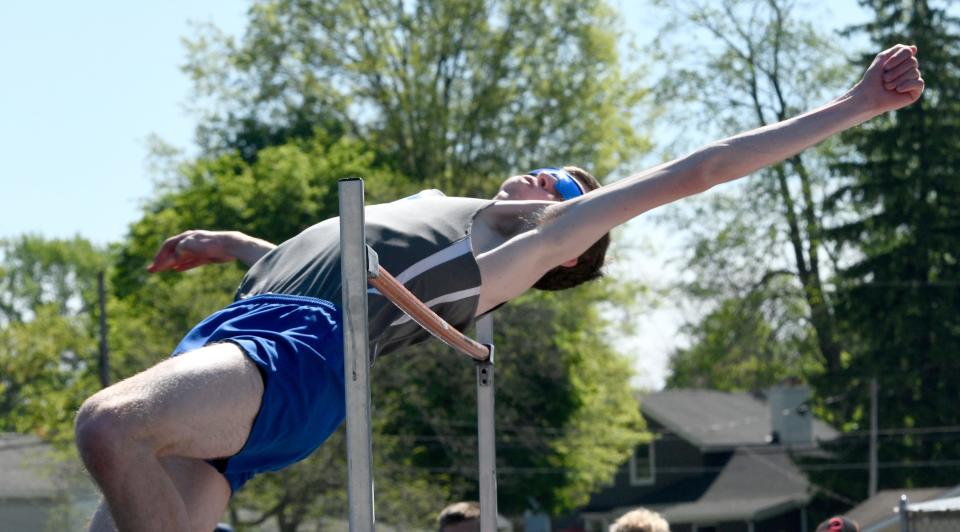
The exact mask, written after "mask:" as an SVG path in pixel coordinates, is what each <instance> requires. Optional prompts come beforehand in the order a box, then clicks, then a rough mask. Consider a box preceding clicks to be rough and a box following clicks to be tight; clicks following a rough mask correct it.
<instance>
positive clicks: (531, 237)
mask: <svg viewBox="0 0 960 532" xmlns="http://www.w3.org/2000/svg"><path fill="white" fill-rule="evenodd" d="M916 52H917V49H916V47H915V46H905V45H897V46H894V47H893V48H890V49H888V50H885V51H883V52H881V53H880V54H879V55H877V57H876V58H875V59H874V61H873V64H871V65H870V67H869V68H868V69H867V71H866V73H865V74H864V76H863V79H862V80H860V82H859V83H857V84H856V86H854V87H853V88H852V89H850V90H849V91H848V92H847V93H845V94H844V95H842V96H840V97H839V98H837V99H835V100H833V101H832V102H830V103H828V104H826V105H824V106H822V107H819V108H817V109H814V110H812V111H809V112H807V113H804V114H802V115H799V116H797V117H794V118H791V119H789V120H785V121H783V122H779V123H776V124H772V125H769V126H765V127H762V128H759V129H755V130H753V131H749V132H746V133H742V134H739V135H736V136H733V137H730V138H727V139H723V140H720V141H718V142H714V143H712V144H708V145H706V146H704V147H703V148H701V149H699V150H697V151H696V152H694V153H692V154H690V155H688V156H686V157H683V158H680V159H677V160H674V161H670V162H668V163H664V164H662V165H660V166H657V167H655V168H652V169H650V170H647V171H644V172H641V173H638V174H635V175H633V176H630V177H628V178H625V179H622V180H620V181H617V182H615V183H612V184H610V185H607V186H604V187H601V188H599V189H597V190H594V191H592V192H590V193H588V194H585V195H583V196H580V197H578V198H575V199H572V200H569V201H565V202H562V203H556V204H554V205H551V206H550V207H547V208H546V210H545V213H544V218H543V220H544V221H543V222H542V223H541V224H540V226H539V227H538V228H536V229H534V230H532V231H530V233H525V234H523V235H519V236H518V237H516V238H514V239H513V240H511V241H508V242H507V243H506V244H504V245H503V246H501V249H498V250H494V254H496V253H500V252H502V253H503V258H504V259H505V260H509V261H510V262H509V263H510V264H513V265H515V267H513V268H511V273H516V277H515V278H513V277H512V280H511V281H510V283H509V284H510V285H511V286H510V287H508V289H507V290H506V292H507V293H504V294H503V295H509V296H510V297H513V296H516V295H519V294H520V293H522V292H523V291H525V290H526V289H528V288H529V287H530V286H532V284H533V283H534V282H536V280H537V279H539V277H540V276H541V275H542V274H543V273H546V272H547V271H549V270H550V269H552V268H553V267H555V266H557V265H560V264H563V263H564V262H566V261H569V260H571V259H574V258H576V257H578V256H579V255H580V254H581V253H583V252H584V251H586V249H587V248H588V247H589V246H590V245H592V244H593V243H594V242H596V241H597V240H598V239H599V238H600V237H601V236H602V235H603V234H605V233H606V232H608V231H609V230H611V229H613V228H614V227H616V226H618V225H620V224H622V223H624V222H627V221H628V220H630V219H632V218H634V217H636V216H639V215H640V214H642V213H644V212H646V211H649V210H651V209H654V208H656V207H659V206H661V205H666V204H668V203H671V202H673V201H676V200H678V199H681V198H684V197H687V196H691V195H693V194H696V193H699V192H703V191H705V190H707V189H709V188H711V187H713V186H715V185H718V184H720V183H725V182H727V181H731V180H734V179H737V178H739V177H743V176H745V175H747V174H750V173H752V172H754V171H756V170H759V169H761V168H764V167H766V166H769V165H772V164H776V163H778V162H781V161H784V160H786V159H788V158H790V157H792V156H794V155H796V154H797V153H800V152H801V151H803V150H804V149H806V148H808V147H810V146H813V145H814V144H817V143H819V142H820V141H822V140H824V139H826V138H827V137H830V136H831V135H834V134H836V133H839V132H840V131H843V130H845V129H849V128H851V127H854V126H856V125H858V124H861V123H863V122H866V121H867V120H870V119H871V118H873V117H875V116H878V115H880V114H883V113H885V112H888V111H892V110H895V109H899V108H901V107H904V106H906V105H909V104H911V103H913V102H914V101H916V100H917V99H918V98H919V97H920V94H921V93H922V92H923V88H924V82H923V79H922V78H921V76H920V70H919V66H918V63H917V60H916ZM511 248H515V249H511ZM490 258H493V257H490ZM517 261H519V262H517ZM521 285H525V286H521Z"/></svg>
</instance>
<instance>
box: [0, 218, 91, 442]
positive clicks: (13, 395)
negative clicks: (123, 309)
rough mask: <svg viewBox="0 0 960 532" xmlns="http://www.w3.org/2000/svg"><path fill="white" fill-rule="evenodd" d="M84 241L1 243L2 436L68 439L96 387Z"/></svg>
mask: <svg viewBox="0 0 960 532" xmlns="http://www.w3.org/2000/svg"><path fill="white" fill-rule="evenodd" d="M107 263H108V257H107V255H106V253H105V252H104V251H103V250H100V249H98V248H97V247H95V246H94V245H93V244H91V243H90V242H88V241H86V240H84V239H82V238H79V237H77V238H73V239H64V240H48V239H44V238H42V237H38V236H32V235H24V236H21V237H18V238H14V239H7V240H0V431H10V432H22V433H33V434H36V435H38V436H40V437H42V438H44V439H46V440H48V441H52V442H54V443H58V444H67V443H69V442H72V441H73V413H74V412H76V410H77V408H78V407H79V406H80V403H81V402H82V401H83V399H85V398H86V397H87V396H88V395H89V394H91V393H93V392H94V391H96V390H97V388H98V387H99V382H98V380H97V371H98V366H97V360H98V351H97V329H96V327H97V319H96V318H97V314H96V312H97V310H96V307H95V305H94V304H95V302H96V300H97V292H96V287H97V273H98V272H99V271H102V270H103V269H104V268H105V267H106V265H107Z"/></svg>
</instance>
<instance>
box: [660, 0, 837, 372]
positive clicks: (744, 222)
mask: <svg viewBox="0 0 960 532" xmlns="http://www.w3.org/2000/svg"><path fill="white" fill-rule="evenodd" d="M659 4H660V5H661V6H664V7H667V8H668V9H669V10H670V12H671V13H673V15H674V17H676V19H677V20H676V21H671V23H670V25H668V27H667V28H668V29H667V30H666V31H664V32H663V34H662V35H663V37H664V38H665V39H666V40H667V42H671V43H672V42H673V41H671V40H669V39H670V35H671V34H673V33H674V32H675V28H676V27H677V25H678V24H679V25H680V26H681V27H684V28H686V29H688V30H689V31H693V32H695V34H696V35H698V36H700V37H702V38H697V39H690V38H689V37H688V36H687V37H685V38H684V42H682V43H678V44H677V47H675V48H674V47H672V46H664V47H663V48H665V49H670V50H671V52H669V54H670V55H669V60H670V61H671V62H673V63H675V64H679V65H681V66H680V67H679V68H675V69H671V71H670V72H668V73H667V74H666V75H667V76H668V78H669V79H665V80H664V82H663V83H661V84H660V85H661V87H662V89H661V91H660V93H659V94H658V98H660V99H661V100H662V101H664V102H669V103H671V104H672V107H673V109H674V110H680V113H679V116H680V118H681V119H682V120H683V122H682V123H685V124H688V125H692V126H697V127H698V128H699V129H701V130H705V131H709V132H711V134H714V135H732V134H735V133H738V132H740V131H745V130H748V129H753V128H757V127H761V126H764V125H767V124H771V123H774V122H777V121H781V120H784V119H786V118H789V117H790V116H793V115H796V114H798V113H800V112H802V111H804V110H806V109H808V108H811V107H813V106H815V105H816V104H819V103H822V102H823V101H824V100H826V99H827V98H828V97H830V96H834V94H832V93H833V91H837V92H839V91H838V89H837V86H838V84H839V83H838V82H839V81H840V80H842V79H843V78H844V77H850V76H849V75H846V76H845V75H844V74H843V73H842V71H841V70H840V69H839V68H838V64H837V62H836V61H834V60H831V59H830V58H831V57H838V56H839V55H840V54H839V53H838V51H837V50H836V49H835V48H834V46H833V45H832V44H831V41H830V39H828V38H827V37H826V36H824V35H823V34H822V33H821V32H820V31H819V30H818V29H817V27H816V26H815V25H814V23H812V22H811V21H808V20H804V19H803V18H802V17H801V15H800V14H799V13H798V6H796V5H795V3H794V2H792V1H789V0H724V1H722V2H696V3H693V4H691V3H689V2H683V3H681V2H668V1H663V2H659ZM660 42H661V41H658V44H659V43H660ZM689 129H690V128H688V129H687V130H685V131H689ZM686 137H689V135H685V138H683V139H681V140H680V141H679V145H680V146H681V147H682V146H684V145H685V143H689V142H691V139H689V138H686ZM693 140H694V141H696V142H703V141H705V140H708V139H704V138H697V139H693ZM832 148H833V146H832V145H831V144H830V143H827V144H825V145H824V146H823V147H822V148H821V149H820V151H818V152H812V153H811V152H807V153H804V154H802V155H798V156H796V157H793V158H792V159H790V160H788V161H786V162H785V163H783V164H780V165H776V166H773V167H771V168H769V169H766V170H763V171H760V172H757V174H756V175H755V176H754V177H751V178H748V179H746V180H744V181H742V182H740V183H737V184H734V185H729V186H726V187H724V188H723V189H722V190H719V191H714V192H713V193H711V194H710V195H708V196H707V197H705V198H703V199H700V200H694V201H691V202H688V204H687V206H684V207H683V208H682V209H674V210H673V211H672V218H673V220H672V221H673V222H674V223H675V224H676V225H677V226H678V227H679V228H682V229H683V230H684V231H685V233H686V234H687V235H688V240H689V244H690V245H689V246H688V249H689V250H690V251H689V252H688V253H687V254H686V256H685V257H684V262H685V265H684V266H685V268H684V269H685V270H686V271H687V272H689V275H688V276H686V277H685V278H684V279H683V280H682V281H681V283H680V286H679V288H680V292H681V293H682V294H684V295H685V296H686V297H688V298H690V299H692V300H693V301H695V302H699V303H700V304H701V306H702V307H703V309H704V310H703V311H702V314H701V315H702V316H704V318H703V319H702V321H700V322H699V323H693V324H690V325H688V327H687V331H688V332H689V333H690V334H691V341H692V342H693V345H692V346H691V348H689V349H681V350H678V351H677V352H675V353H674V356H673V361H672V363H671V366H672V369H673V372H674V377H672V378H671V381H670V383H671V385H675V386H691V385H697V384H701V383H712V384H714V385H721V386H724V389H739V388H742V387H743V386H745V385H747V384H751V385H755V386H760V387H765V386H768V385H770V384H773V383H775V382H776V381H778V380H781V379H783V378H786V377H800V378H807V377H808V376H809V374H808V372H809V371H816V369H817V368H818V367H819V366H820V364H817V363H816V361H817V360H818V359H819V360H821V361H822V362H823V365H825V366H826V367H828V368H836V367H839V361H840V358H841V353H842V350H841V344H840V341H839V339H838V332H837V330H836V318H835V316H834V310H833V302H832V296H831V290H830V289H829V288H830V287H829V285H828V282H829V279H830V271H831V259H832V256H831V250H829V249H828V248H826V247H825V243H824V241H823V236H822V232H823V223H824V220H823V219H824V212H823V205H822V199H823V197H824V196H825V195H826V194H828V193H829V192H830V191H832V190H833V185H832V184H831V183H830V182H829V181H828V180H827V177H828V175H827V174H828V172H827V171H826V167H825V165H824V163H823V160H822V155H823V154H824V153H829V152H830V151H831V149H832ZM723 331H726V332H723ZM718 335H720V336H718ZM797 350H801V351H797ZM774 360H776V362H774ZM715 367H723V368H728V369H730V370H731V371H729V372H721V373H722V374H723V375H717V374H714V370H713V368H715ZM734 368H739V370H743V371H744V372H745V373H741V374H739V375H737V374H735V373H736V372H735V371H732V370H733V369H734ZM753 370H757V372H756V373H751V372H752V371H753ZM727 387H730V388H727Z"/></svg>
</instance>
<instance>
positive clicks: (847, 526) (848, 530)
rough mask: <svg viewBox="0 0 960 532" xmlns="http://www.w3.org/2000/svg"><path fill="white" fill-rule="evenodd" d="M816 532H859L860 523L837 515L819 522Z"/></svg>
mask: <svg viewBox="0 0 960 532" xmlns="http://www.w3.org/2000/svg"><path fill="white" fill-rule="evenodd" d="M817 532H860V523H857V522H856V521H854V520H853V519H850V518H848V517H843V516H842V515H838V516H835V517H831V518H830V519H827V520H826V521H824V522H822V523H820V524H819V525H818V526H817Z"/></svg>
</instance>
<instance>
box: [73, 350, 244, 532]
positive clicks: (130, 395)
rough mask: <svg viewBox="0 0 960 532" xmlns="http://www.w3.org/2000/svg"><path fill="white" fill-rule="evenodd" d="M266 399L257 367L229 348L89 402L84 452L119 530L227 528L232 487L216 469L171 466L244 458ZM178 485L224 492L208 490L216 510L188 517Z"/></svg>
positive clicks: (82, 428)
mask: <svg viewBox="0 0 960 532" xmlns="http://www.w3.org/2000/svg"><path fill="white" fill-rule="evenodd" d="M262 395H263V381H262V379H261V377H260V372H259V370H258V369H257V367H256V365H255V364H254V363H253V362H252V361H250V359H249V358H247V357H246V356H245V355H244V354H243V352H242V351H241V350H240V348H239V347H237V346H236V345H233V344H230V343H223V344H216V345H211V346H207V347H204V348H201V349H198V350H196V351H192V352H189V353H185V354H183V355H179V356H177V357H174V358H171V359H168V360H166V361H164V362H161V363H160V364H157V365H156V366H154V367H152V368H150V369H148V370H146V371H144V372H142V373H140V374H137V375H135V376H133V377H131V378H129V379H127V380H124V381H122V382H119V383H117V384H115V385H113V386H111V387H109V388H106V389H104V390H101V391H100V392H98V393H97V394H95V395H94V396H92V397H91V398H90V399H88V400H87V401H86V402H85V403H84V404H83V406H82V407H81V408H80V412H79V413H78V415H77V446H78V448H79V450H80V455H81V457H82V458H83V461H84V463H85V464H86V466H87V469H88V470H89V471H90V474H91V475H92V476H93V477H94V479H95V480H96V481H97V484H98V485H99V486H100V489H101V490H102V491H103V494H104V497H105V499H106V502H107V505H108V507H109V509H110V513H111V515H112V517H113V519H114V521H115V523H116V525H117V528H118V529H119V530H125V531H126V530H192V529H194V528H192V527H191V524H193V523H192V521H193V520H194V519H198V520H206V516H207V515H208V514H211V515H212V514H214V513H215V514H216V515H217V518H219V516H220V515H222V512H223V509H224V508H225V506H226V504H225V501H224V497H223V496H224V495H225V496H226V498H229V487H226V481H225V479H223V477H222V476H221V475H219V473H217V472H216V471H215V470H214V469H213V468H212V467H210V466H209V465H207V464H203V465H204V466H205V467H190V466H188V465H187V464H191V463H194V462H189V461H178V460H172V461H171V460H166V459H167V458H193V459H204V458H216V457H225V456H231V455H233V454H236V453H237V452H238V451H239V450H240V449H241V448H242V447H243V444H244V443H245V442H246V439H247V435H248V434H249V432H250V428H251V426H252V424H253V420H254V417H255V416H256V414H257V411H258V409H259V407H260V399H261V397H262ZM165 466H166V467H165ZM167 468H173V470H174V471H176V473H175V474H174V475H171V473H168V469H167ZM208 473H213V474H215V475H216V477H211V476H209V474H208ZM178 476H179V477H180V478H183V477H186V478H188V479H189V478H194V479H197V478H201V479H205V480H204V482H207V483H210V484H212V485H214V486H219V487H218V488H216V489H213V488H209V487H203V488H198V489H200V490H201V491H200V493H203V496H201V497H200V498H201V499H202V503H201V506H203V505H206V504H213V503H216V507H215V508H214V507H212V506H211V507H210V508H203V509H197V508H193V506H194V504H192V503H191V504H190V505H189V507H188V505H187V504H186V502H185V501H186V500H188V499H187V497H188V496H191V494H190V493H186V492H183V491H181V490H180V489H179V488H178V484H177V480H176V478H177V477H178ZM225 487H226V492H224V491H223V489H224V488H225ZM186 489H187V490H188V491H189V489H190V488H189V487H187V488H186ZM215 522H216V521H214V523H215ZM198 524H199V523H198ZM204 526H206V523H204ZM210 529H212V526H211V527H210V528H209V529H207V530H210Z"/></svg>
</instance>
